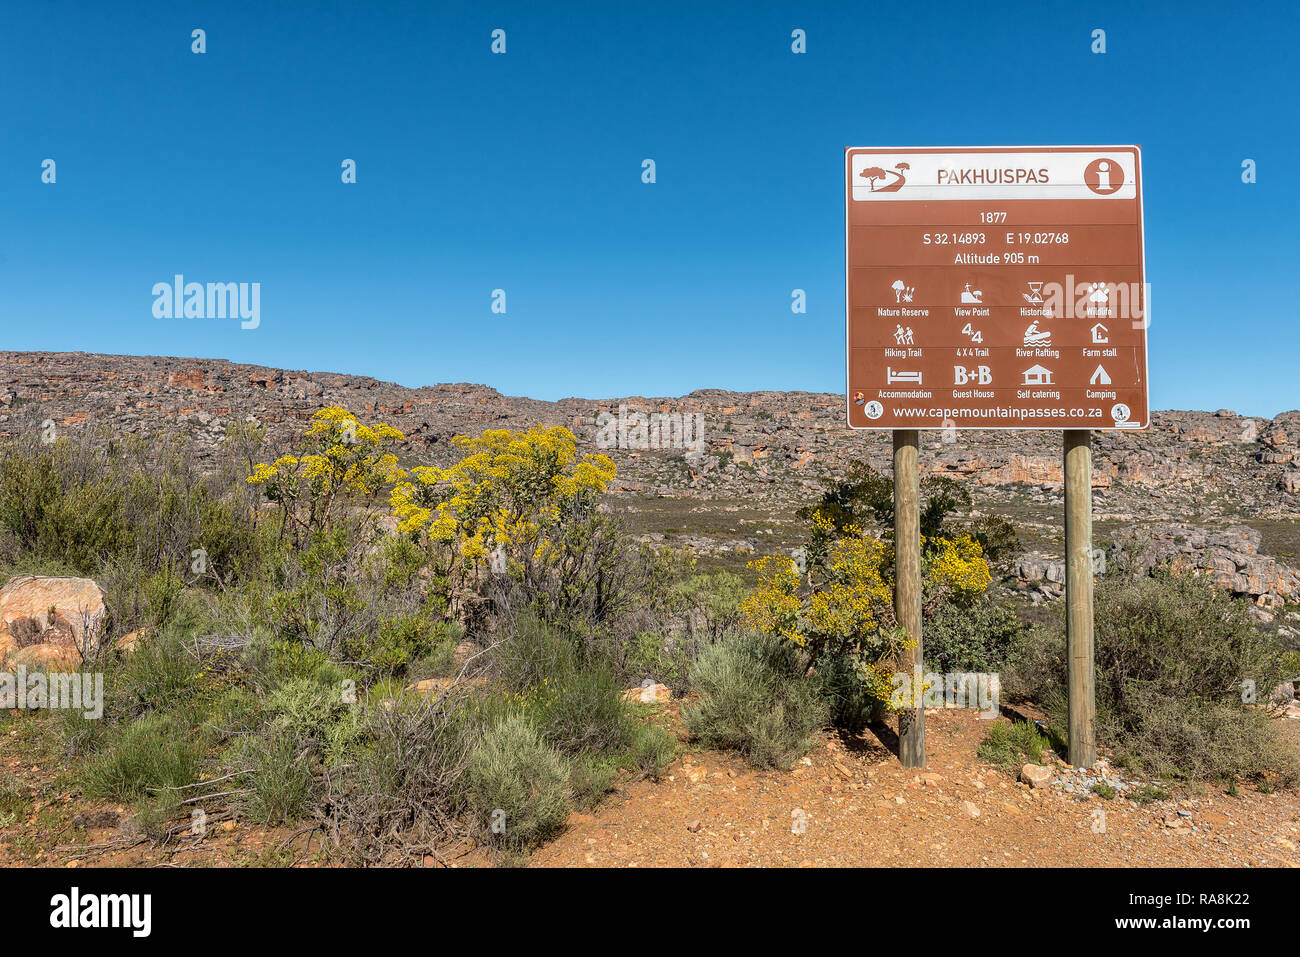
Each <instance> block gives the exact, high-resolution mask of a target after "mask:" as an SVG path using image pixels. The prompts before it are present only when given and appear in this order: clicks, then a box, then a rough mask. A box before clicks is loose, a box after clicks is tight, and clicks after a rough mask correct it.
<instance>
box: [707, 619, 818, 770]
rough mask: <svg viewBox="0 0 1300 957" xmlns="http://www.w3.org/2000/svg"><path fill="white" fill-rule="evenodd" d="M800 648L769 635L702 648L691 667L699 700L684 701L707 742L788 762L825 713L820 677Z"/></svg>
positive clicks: (804, 747)
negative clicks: (810, 670) (807, 668)
mask: <svg viewBox="0 0 1300 957" xmlns="http://www.w3.org/2000/svg"><path fill="white" fill-rule="evenodd" d="M803 671H804V669H803V666H802V663H801V661H800V658H799V655H798V653H797V650H796V649H794V648H792V647H791V646H790V645H789V643H788V642H784V641H782V640H781V639H779V638H773V637H770V636H745V637H743V638H738V639H734V640H731V641H724V642H721V643H719V644H716V645H713V646H712V647H710V648H708V649H706V650H705V651H704V653H703V654H702V655H701V656H700V659H699V661H697V662H696V664H695V667H694V668H693V669H692V672H691V682H692V685H693V686H694V687H695V688H696V689H697V690H698V691H699V693H700V698H699V700H698V701H697V702H696V703H695V704H693V705H690V706H687V707H686V708H684V709H683V712H682V717H683V718H684V719H685V721H686V726H687V728H688V729H689V730H690V732H691V734H692V735H693V736H694V737H695V738H696V739H697V740H699V742H700V743H701V744H703V745H704V746H706V747H711V748H719V749H732V750H736V751H739V752H740V753H741V754H743V755H744V756H745V758H746V759H747V760H749V761H750V763H752V764H754V765H755V766H757V767H776V768H782V769H787V768H789V767H790V766H791V765H793V764H794V762H795V761H796V760H797V759H798V758H800V757H801V756H802V755H804V754H806V753H807V752H808V750H809V749H810V748H811V747H812V742H813V735H814V734H815V733H816V732H817V731H818V729H820V728H822V727H823V726H824V725H825V724H826V722H827V720H828V719H829V718H830V713H831V709H830V705H829V703H828V701H827V699H826V698H825V696H824V695H823V689H822V684H821V681H820V680H819V679H818V678H816V677H814V676H810V675H806V674H804V673H803Z"/></svg>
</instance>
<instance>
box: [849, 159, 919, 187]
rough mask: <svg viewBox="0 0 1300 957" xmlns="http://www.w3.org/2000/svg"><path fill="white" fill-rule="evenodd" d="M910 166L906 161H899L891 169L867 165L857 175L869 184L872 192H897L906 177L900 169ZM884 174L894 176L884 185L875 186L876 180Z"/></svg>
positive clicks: (905, 180)
mask: <svg viewBox="0 0 1300 957" xmlns="http://www.w3.org/2000/svg"><path fill="white" fill-rule="evenodd" d="M911 168H912V167H911V165H910V164H908V163H899V164H898V165H897V166H895V167H894V168H893V169H884V168H883V167H880V166H868V167H867V168H866V169H864V170H863V171H862V172H861V173H859V174H858V175H859V176H861V177H862V178H863V179H865V180H866V181H867V182H868V183H870V184H871V192H873V193H897V192H898V191H899V190H900V189H902V188H903V184H904V183H906V182H907V177H906V176H904V175H903V174H902V172H901V171H902V170H906V169H911ZM886 176H893V177H896V178H895V179H893V180H891V181H890V182H888V183H886V184H885V185H884V186H877V185H876V180H878V179H884V178H885V177H886Z"/></svg>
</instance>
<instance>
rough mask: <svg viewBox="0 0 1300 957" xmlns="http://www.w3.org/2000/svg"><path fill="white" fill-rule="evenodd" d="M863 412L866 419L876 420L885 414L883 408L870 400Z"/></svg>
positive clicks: (873, 400)
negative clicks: (865, 414)
mask: <svg viewBox="0 0 1300 957" xmlns="http://www.w3.org/2000/svg"><path fill="white" fill-rule="evenodd" d="M863 411H864V412H866V413H867V418H868V419H878V418H880V417H881V416H882V415H884V414H885V407H884V406H883V405H881V404H880V403H879V402H877V401H876V400H875V399H872V400H871V401H870V402H868V403H867V407H866V408H865V409H863Z"/></svg>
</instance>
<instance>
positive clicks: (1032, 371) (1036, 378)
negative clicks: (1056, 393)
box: [1024, 365, 1052, 385]
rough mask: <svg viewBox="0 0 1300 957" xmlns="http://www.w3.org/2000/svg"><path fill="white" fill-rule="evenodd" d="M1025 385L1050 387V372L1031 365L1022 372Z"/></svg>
mask: <svg viewBox="0 0 1300 957" xmlns="http://www.w3.org/2000/svg"><path fill="white" fill-rule="evenodd" d="M1024 377H1025V385H1051V384H1052V370H1051V369H1044V368H1043V367H1042V366H1039V365H1033V366H1030V367H1029V368H1028V369H1026V370H1025V371H1024Z"/></svg>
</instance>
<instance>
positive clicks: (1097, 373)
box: [1088, 366, 1110, 385]
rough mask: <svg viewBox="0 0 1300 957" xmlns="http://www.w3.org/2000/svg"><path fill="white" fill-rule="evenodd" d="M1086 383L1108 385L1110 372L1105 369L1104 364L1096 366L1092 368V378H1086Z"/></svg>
mask: <svg viewBox="0 0 1300 957" xmlns="http://www.w3.org/2000/svg"><path fill="white" fill-rule="evenodd" d="M1088 385H1110V373H1109V372H1107V371H1106V367H1105V366H1097V368H1096V369H1094V370H1093V373H1092V378H1090V379H1089V380H1088Z"/></svg>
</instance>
